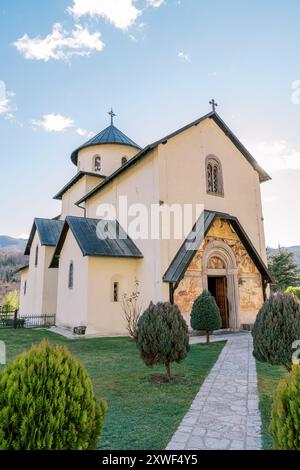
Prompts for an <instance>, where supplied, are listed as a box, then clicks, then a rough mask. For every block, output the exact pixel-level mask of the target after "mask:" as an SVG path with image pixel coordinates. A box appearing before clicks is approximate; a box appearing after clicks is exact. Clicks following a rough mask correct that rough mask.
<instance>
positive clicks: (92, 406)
mask: <svg viewBox="0 0 300 470" xmlns="http://www.w3.org/2000/svg"><path fill="white" fill-rule="evenodd" d="M105 411H106V403H105V402H104V401H101V402H100V404H97V403H96V400H95V396H94V390H93V385H92V382H91V380H90V378H89V376H88V374H87V372H86V370H85V369H84V368H83V367H82V365H81V364H80V363H79V361H78V360H77V359H75V358H74V357H73V356H72V354H71V353H70V352H69V351H68V349H67V348H65V347H61V346H52V345H50V344H49V343H48V342H47V341H43V342H42V343H40V344H39V345H38V346H33V347H32V348H31V349H30V350H29V351H27V352H24V353H23V354H21V355H20V356H18V357H17V358H16V359H15V360H14V361H13V362H12V363H11V364H9V365H8V366H7V367H6V368H5V369H4V370H3V371H2V372H1V374H0V449H1V450H85V449H91V448H94V446H95V445H96V443H97V440H98V438H99V435H100V433H101V431H102V427H103V422H104V415H105Z"/></svg>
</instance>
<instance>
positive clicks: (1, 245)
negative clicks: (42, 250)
mask: <svg viewBox="0 0 300 470" xmlns="http://www.w3.org/2000/svg"><path fill="white" fill-rule="evenodd" d="M26 243H27V240H23V239H22V238H13V237H7V236H6V235H0V251H9V252H18V253H19V252H23V251H24V249H25V246H26Z"/></svg>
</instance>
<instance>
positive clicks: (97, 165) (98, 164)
mask: <svg viewBox="0 0 300 470" xmlns="http://www.w3.org/2000/svg"><path fill="white" fill-rule="evenodd" d="M94 168H95V171H96V172H97V173H100V171H101V157H99V156H97V157H95V165H94Z"/></svg>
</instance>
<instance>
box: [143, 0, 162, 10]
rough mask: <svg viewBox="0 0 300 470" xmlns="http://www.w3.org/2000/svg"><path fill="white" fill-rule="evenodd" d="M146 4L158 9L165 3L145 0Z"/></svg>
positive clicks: (160, 0) (157, 0)
mask: <svg viewBox="0 0 300 470" xmlns="http://www.w3.org/2000/svg"><path fill="white" fill-rule="evenodd" d="M146 1H147V3H148V4H149V5H150V6H151V7H154V8H158V7H160V6H161V5H162V4H163V3H165V0H146Z"/></svg>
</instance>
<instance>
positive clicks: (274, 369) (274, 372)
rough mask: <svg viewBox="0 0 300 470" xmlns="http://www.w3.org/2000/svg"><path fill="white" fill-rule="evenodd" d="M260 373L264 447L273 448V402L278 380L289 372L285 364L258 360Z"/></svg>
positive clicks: (259, 387)
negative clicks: (271, 424) (276, 364)
mask: <svg viewBox="0 0 300 470" xmlns="http://www.w3.org/2000/svg"><path fill="white" fill-rule="evenodd" d="M256 369H257V375H258V392H259V408H260V414H261V420H262V441H263V448H264V449H272V448H273V440H272V436H271V434H270V433H269V425H270V421H271V412H272V404H273V399H274V394H275V392H276V388H277V385H278V382H279V381H280V380H281V379H282V378H283V377H284V376H285V375H286V374H287V370H286V368H285V367H283V366H272V365H271V364H267V363H263V362H259V361H256Z"/></svg>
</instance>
